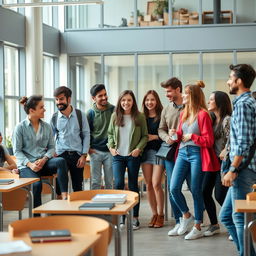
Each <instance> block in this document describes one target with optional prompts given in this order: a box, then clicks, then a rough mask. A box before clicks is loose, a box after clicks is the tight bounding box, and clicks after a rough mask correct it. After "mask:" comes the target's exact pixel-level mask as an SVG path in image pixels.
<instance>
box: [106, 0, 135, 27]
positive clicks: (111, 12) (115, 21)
mask: <svg viewBox="0 0 256 256" xmlns="http://www.w3.org/2000/svg"><path fill="white" fill-rule="evenodd" d="M133 14H134V1H131V0H122V1H120V0H105V1H104V27H107V28H108V27H120V26H127V25H130V26H133V25H134V24H133V22H134V21H133ZM129 23H130V24H129Z"/></svg>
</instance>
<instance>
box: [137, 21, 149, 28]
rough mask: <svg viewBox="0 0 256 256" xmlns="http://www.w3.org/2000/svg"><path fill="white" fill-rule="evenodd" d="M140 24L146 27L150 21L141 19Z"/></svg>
mask: <svg viewBox="0 0 256 256" xmlns="http://www.w3.org/2000/svg"><path fill="white" fill-rule="evenodd" d="M139 24H140V26H141V27H146V26H149V21H141V22H140V23H139Z"/></svg>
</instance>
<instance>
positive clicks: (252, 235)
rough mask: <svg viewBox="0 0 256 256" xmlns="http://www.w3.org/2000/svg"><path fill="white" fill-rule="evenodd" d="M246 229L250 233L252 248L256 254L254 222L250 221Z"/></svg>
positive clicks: (255, 224)
mask: <svg viewBox="0 0 256 256" xmlns="http://www.w3.org/2000/svg"><path fill="white" fill-rule="evenodd" d="M248 228H249V230H250V233H251V238H252V243H253V248H254V250H255V252H256V220H253V221H251V222H250V223H249V225H248Z"/></svg>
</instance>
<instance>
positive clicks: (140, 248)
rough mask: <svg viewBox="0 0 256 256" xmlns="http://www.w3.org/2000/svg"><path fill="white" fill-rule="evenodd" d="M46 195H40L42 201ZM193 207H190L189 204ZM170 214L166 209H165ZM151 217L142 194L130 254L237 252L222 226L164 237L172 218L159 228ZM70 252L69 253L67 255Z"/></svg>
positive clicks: (226, 255)
mask: <svg viewBox="0 0 256 256" xmlns="http://www.w3.org/2000/svg"><path fill="white" fill-rule="evenodd" d="M184 193H185V196H186V198H187V200H188V203H189V205H191V203H192V200H191V195H190V192H188V191H184ZM49 199H50V198H47V197H44V201H48V200H49ZM190 208H191V209H193V207H190ZM27 212H28V211H27V209H25V210H24V211H23V218H26V217H27V216H28V214H27ZM169 215H170V213H169ZM150 217H151V212H150V208H149V205H148V202H147V199H146V194H144V197H143V198H142V200H141V207H140V222H141V228H140V229H139V230H137V231H135V232H134V255H135V256H141V255H145V256H151V255H152V256H154V255H160V256H167V255H170V256H183V255H188V256H200V255H204V256H205V255H207V256H216V255H217V256H218V255H221V256H230V255H237V254H236V251H235V247H234V245H233V243H232V242H230V241H229V240H228V235H227V233H226V231H225V229H224V228H223V227H222V228H221V234H219V235H215V236H213V237H209V238H201V239H197V240H193V241H185V240H184V238H183V236H180V237H168V236H167V233H168V231H169V230H170V228H171V226H172V225H174V220H173V219H172V218H171V217H169V221H168V222H166V223H165V226H164V227H163V228H159V229H154V228H153V229H152V228H148V227H147V223H148V221H149V219H150ZM17 219H18V214H17V213H16V212H5V213H4V231H7V226H8V223H10V222H11V221H14V220H17ZM122 252H123V253H122V255H126V229H124V230H122ZM109 255H114V239H113V238H112V241H111V244H110V246H109ZM71 256H72V255H71Z"/></svg>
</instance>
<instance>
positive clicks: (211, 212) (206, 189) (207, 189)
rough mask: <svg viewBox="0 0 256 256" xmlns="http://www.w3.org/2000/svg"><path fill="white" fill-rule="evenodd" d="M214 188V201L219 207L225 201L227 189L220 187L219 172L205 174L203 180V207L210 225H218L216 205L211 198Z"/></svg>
mask: <svg viewBox="0 0 256 256" xmlns="http://www.w3.org/2000/svg"><path fill="white" fill-rule="evenodd" d="M214 187H215V191H214V196H215V199H216V201H217V202H218V203H219V204H220V205H222V204H223V202H224V200H225V197H226V194H227V191H228V187H224V186H223V185H222V183H221V177H220V171H218V172H205V175H204V180H203V196H204V205H205V209H206V211H207V213H208V216H209V219H210V221H211V224H212V225H216V224H218V219H217V213H216V205H215V202H214V200H213V198H212V192H213V189H214Z"/></svg>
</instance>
